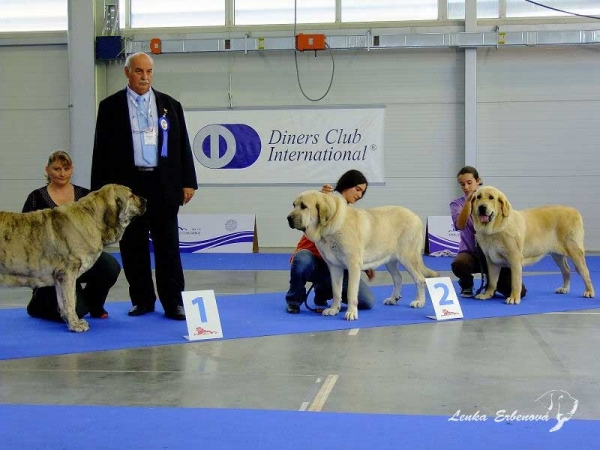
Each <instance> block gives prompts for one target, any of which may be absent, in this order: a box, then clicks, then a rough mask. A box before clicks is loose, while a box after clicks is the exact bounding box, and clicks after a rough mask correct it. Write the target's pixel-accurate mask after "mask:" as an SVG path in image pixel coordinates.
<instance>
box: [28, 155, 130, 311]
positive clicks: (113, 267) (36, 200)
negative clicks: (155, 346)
mask: <svg viewBox="0 0 600 450" xmlns="http://www.w3.org/2000/svg"><path fill="white" fill-rule="evenodd" d="M72 176H73V161H72V160H71V156H69V154H68V153H67V152H65V151H64V150H57V151H55V152H52V153H51V154H50V157H49V158H48V163H47V164H46V180H47V184H46V186H44V187H41V188H38V189H36V190H35V191H33V192H31V193H30V194H29V196H28V197H27V200H26V201H25V205H23V211H22V212H30V211H36V210H38V209H45V208H55V207H57V206H60V205H63V204H65V203H68V202H74V201H77V200H79V199H80V198H82V197H85V196H86V195H87V194H88V193H89V192H90V191H89V190H88V189H86V188H84V187H81V186H77V185H75V184H72V183H71V177H72ZM120 272H121V266H120V264H119V262H118V261H117V260H116V259H115V258H114V257H113V256H112V255H110V254H108V253H106V252H102V253H101V254H100V256H99V258H98V259H97V260H96V262H95V263H94V265H93V266H92V267H91V268H90V269H88V271H87V272H85V273H84V274H82V275H81V276H80V277H79V278H78V279H77V285H76V293H77V304H76V312H77V315H78V316H79V318H82V317H83V316H85V315H86V314H88V313H89V314H90V317H93V318H97V319H106V318H108V312H106V310H105V309H104V302H106V297H107V296H108V291H109V290H110V288H111V287H112V286H113V285H114V284H115V283H116V281H117V278H118V277H119V273H120ZM82 283H83V284H85V287H83V286H82ZM27 313H28V314H29V315H30V316H32V317H37V318H40V319H48V320H55V321H62V318H61V317H60V313H59V310H58V301H57V299H56V289H55V287H54V286H48V287H41V288H35V289H34V290H33V295H32V296H31V301H30V302H29V304H28V305H27Z"/></svg>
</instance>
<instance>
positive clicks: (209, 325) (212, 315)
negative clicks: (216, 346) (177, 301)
mask: <svg viewBox="0 0 600 450" xmlns="http://www.w3.org/2000/svg"><path fill="white" fill-rule="evenodd" d="M181 295H182V297H183V308H184V309H185V320H186V322H187V329H188V336H185V338H187V339H189V340H190V341H199V340H204V339H216V338H222V337H223V330H222V328H221V318H220V317H219V308H218V307H217V300H216V298H215V291H185V292H182V293H181Z"/></svg>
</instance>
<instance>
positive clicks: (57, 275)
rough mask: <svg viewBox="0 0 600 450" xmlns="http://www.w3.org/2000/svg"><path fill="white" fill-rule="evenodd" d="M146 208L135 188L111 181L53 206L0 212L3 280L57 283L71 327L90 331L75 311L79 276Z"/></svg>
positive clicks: (0, 277) (0, 271)
mask: <svg viewBox="0 0 600 450" xmlns="http://www.w3.org/2000/svg"><path fill="white" fill-rule="evenodd" d="M145 210H146V200H144V199H143V198H140V197H137V196H135V195H134V194H133V193H132V192H131V190H130V189H129V188H127V187H125V186H121V185H118V184H108V185H106V186H104V187H103V188H102V189H100V190H98V191H94V192H91V193H89V194H88V195H87V196H85V197H84V198H82V199H80V200H79V201H77V202H72V203H67V204H65V205H62V206H58V207H56V208H53V209H42V210H39V211H33V212H28V213H12V212H0V284H1V285H4V286H30V287H42V286H52V285H54V286H56V297H57V300H58V306H59V309H60V314H61V316H62V318H63V319H64V321H65V322H66V323H67V325H68V327H69V330H71V331H78V332H80V331H87V330H88V329H89V325H88V323H87V322H86V321H85V320H83V319H79V318H78V317H77V314H76V312H75V303H76V297H75V281H76V280H77V278H78V277H79V276H80V275H81V274H83V273H84V272H85V271H87V270H88V269H89V268H90V267H92V265H93V264H94V263H95V262H96V260H97V259H98V257H99V256H100V253H101V252H102V249H103V247H104V246H105V245H108V244H113V243H115V242H118V241H119V239H121V237H122V236H123V232H124V231H125V227H126V226H127V225H128V224H129V222H131V220H132V219H133V218H134V217H136V216H139V215H141V214H143V213H144V212H145Z"/></svg>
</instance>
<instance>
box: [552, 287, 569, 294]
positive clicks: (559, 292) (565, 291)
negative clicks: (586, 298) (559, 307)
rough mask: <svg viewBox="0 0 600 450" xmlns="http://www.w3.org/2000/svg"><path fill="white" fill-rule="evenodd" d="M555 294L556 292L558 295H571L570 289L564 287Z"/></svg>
mask: <svg viewBox="0 0 600 450" xmlns="http://www.w3.org/2000/svg"><path fill="white" fill-rule="evenodd" d="M554 292H556V293H557V294H568V293H569V289H568V288H564V287H559V288H558V289H557V290H555V291H554Z"/></svg>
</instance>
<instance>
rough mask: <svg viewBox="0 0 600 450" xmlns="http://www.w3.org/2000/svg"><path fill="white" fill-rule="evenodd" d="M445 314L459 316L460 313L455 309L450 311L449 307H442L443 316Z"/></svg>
mask: <svg viewBox="0 0 600 450" xmlns="http://www.w3.org/2000/svg"><path fill="white" fill-rule="evenodd" d="M445 316H458V313H457V312H454V311H448V310H447V309H442V317H445Z"/></svg>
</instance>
